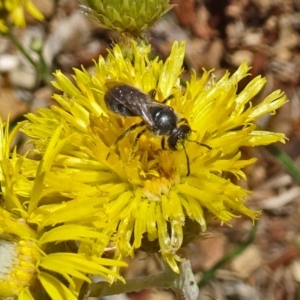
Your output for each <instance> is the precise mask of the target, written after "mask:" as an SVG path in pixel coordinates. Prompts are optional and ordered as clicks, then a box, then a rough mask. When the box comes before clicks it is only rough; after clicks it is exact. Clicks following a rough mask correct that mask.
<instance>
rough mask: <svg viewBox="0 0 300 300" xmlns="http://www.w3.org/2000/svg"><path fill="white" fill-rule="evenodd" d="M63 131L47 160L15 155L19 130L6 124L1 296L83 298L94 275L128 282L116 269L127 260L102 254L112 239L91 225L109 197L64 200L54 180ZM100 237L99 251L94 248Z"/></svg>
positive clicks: (0, 162)
mask: <svg viewBox="0 0 300 300" xmlns="http://www.w3.org/2000/svg"><path fill="white" fill-rule="evenodd" d="M21 125H22V124H20V126H21ZM60 130H61V128H59V127H58V128H57V129H56V130H55V132H53V136H52V138H51V139H50V140H49V148H48V149H49V151H47V152H46V153H45V155H44V157H43V159H42V160H41V161H32V160H30V159H28V158H26V156H18V155H17V154H16V153H15V152H13V153H12V154H11V155H10V145H11V141H12V139H13V137H14V135H15V133H16V132H17V131H18V128H16V129H15V130H14V131H13V132H12V134H11V135H9V134H8V128H7V127H6V128H5V129H4V131H3V130H2V124H1V131H0V135H1V136H0V181H1V189H2V196H3V199H2V202H1V207H0V257H1V259H0V298H1V299H2V297H16V299H19V300H21V299H22V300H27V299H28V300H32V299H41V296H40V295H41V294H42V293H45V291H46V293H47V294H48V295H49V296H50V298H51V299H57V300H59V299H61V300H63V299H77V298H78V293H79V291H80V288H81V286H82V283H83V282H87V283H91V276H92V275H99V276H102V277H103V278H106V279H107V280H108V281H109V282H113V281H114V280H115V279H121V280H122V278H121V277H120V276H119V275H118V274H117V273H115V272H113V271H112V270H111V267H112V266H113V267H115V268H116V267H118V268H120V267H122V266H125V263H123V262H120V261H114V260H110V259H105V258H101V255H102V254H103V252H104V248H105V247H106V245H107V243H108V239H109V237H108V236H106V235H105V234H103V233H101V232H100V231H99V230H98V229H97V228H95V227H93V226H91V225H90V223H89V222H90V220H91V218H92V217H91V216H95V215H96V213H97V211H98V208H97V206H100V205H102V202H103V201H105V198H104V197H102V196H100V195H98V197H94V198H93V200H92V201H91V202H90V203H89V206H86V203H85V202H82V200H83V199H80V200H79V199H78V198H73V199H68V197H67V196H66V197H64V199H63V200H64V201H62V199H60V198H59V196H58V195H57V189H55V186H51V185H50V184H49V180H50V181H53V177H51V176H53V174H52V175H50V174H49V173H48V170H49V169H50V168H51V166H52V163H53V160H54V159H55V157H56V155H57V153H58V150H60V149H61V146H62V144H61V142H60V141H58V137H59V136H60ZM62 184H63V182H62ZM56 203H57V204H56ZM99 226H100V225H99ZM95 241H97V244H98V245H99V246H98V247H97V249H96V248H95V247H94V248H93V247H92V245H93V243H95ZM78 242H80V246H79V247H78ZM100 245H102V248H101V247H100ZM14 299H15V298H14Z"/></svg>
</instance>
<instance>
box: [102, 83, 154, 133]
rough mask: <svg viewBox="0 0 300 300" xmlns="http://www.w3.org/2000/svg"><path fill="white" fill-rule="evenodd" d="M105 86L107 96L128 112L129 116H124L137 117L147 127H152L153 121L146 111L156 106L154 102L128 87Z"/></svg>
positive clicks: (118, 85)
mask: <svg viewBox="0 0 300 300" xmlns="http://www.w3.org/2000/svg"><path fill="white" fill-rule="evenodd" d="M106 86H107V87H108V88H109V89H108V91H107V94H108V95H109V96H110V97H113V98H114V100H115V101H116V102H118V103H119V104H121V105H122V106H124V107H125V108H126V111H127V112H130V114H129V113H128V114H124V115H127V116H139V117H141V118H142V119H143V120H144V121H145V123H146V124H147V126H148V127H150V128H151V127H153V126H154V120H153V118H152V116H151V114H150V113H149V111H148V107H149V106H151V105H153V104H156V102H155V101H154V100H152V99H151V98H150V97H149V96H148V95H146V94H144V93H143V92H142V91H140V90H139V89H137V88H135V87H132V86H130V85H126V84H121V83H116V82H108V83H106Z"/></svg>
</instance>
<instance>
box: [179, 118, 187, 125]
mask: <svg viewBox="0 0 300 300" xmlns="http://www.w3.org/2000/svg"><path fill="white" fill-rule="evenodd" d="M181 122H182V123H184V124H187V125H189V122H188V120H187V119H186V118H180V119H179V120H178V123H181Z"/></svg>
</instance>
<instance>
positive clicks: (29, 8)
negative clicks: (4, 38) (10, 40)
mask: <svg viewBox="0 0 300 300" xmlns="http://www.w3.org/2000/svg"><path fill="white" fill-rule="evenodd" d="M25 12H28V13H29V14H30V15H32V16H33V17H34V18H35V19H37V20H39V21H42V20H43V19H44V16H43V15H42V14H41V13H40V11H39V10H38V9H37V8H36V7H35V6H34V4H33V3H32V2H31V0H0V32H5V31H7V27H6V24H5V23H10V22H11V23H12V24H13V25H15V26H17V27H25V26H26V22H25ZM1 19H2V20H1ZM4 20H5V21H4Z"/></svg>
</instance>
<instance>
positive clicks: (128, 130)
mask: <svg viewBox="0 0 300 300" xmlns="http://www.w3.org/2000/svg"><path fill="white" fill-rule="evenodd" d="M144 125H145V123H144V121H142V122H140V123H136V124H133V125H131V126H130V127H128V128H127V129H126V130H125V131H124V132H123V133H121V134H120V135H119V136H118V137H117V139H116V140H115V142H114V143H113V145H112V146H113V149H115V147H116V146H117V144H118V143H119V142H120V140H122V139H123V138H124V137H125V136H126V135H127V134H128V133H129V132H130V131H133V130H134V129H136V128H138V127H140V126H144ZM109 156H110V152H109V153H108V154H107V156H106V159H108V158H109Z"/></svg>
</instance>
